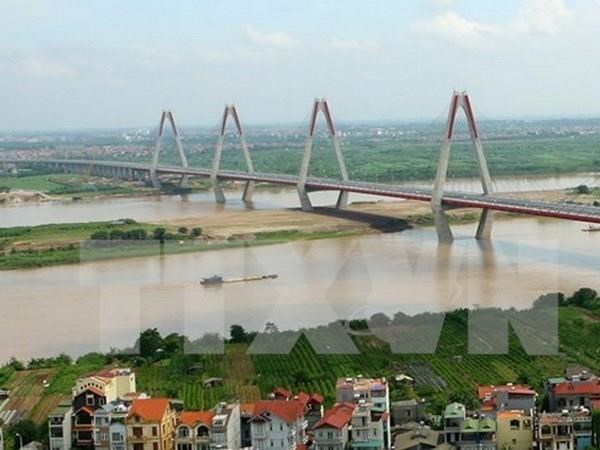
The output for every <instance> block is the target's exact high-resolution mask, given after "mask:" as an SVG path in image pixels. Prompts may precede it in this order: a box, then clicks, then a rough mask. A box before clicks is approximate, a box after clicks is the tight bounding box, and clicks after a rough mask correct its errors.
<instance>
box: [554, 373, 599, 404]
mask: <svg viewBox="0 0 600 450" xmlns="http://www.w3.org/2000/svg"><path fill="white" fill-rule="evenodd" d="M597 401H600V378H590V379H587V380H582V381H575V380H568V381H563V382H562V383H557V384H555V385H554V386H553V388H552V393H551V396H550V406H551V408H553V409H555V410H558V411H562V410H563V409H568V410H571V411H573V410H577V409H580V408H581V407H584V408H587V409H592V404H593V403H595V402H597Z"/></svg>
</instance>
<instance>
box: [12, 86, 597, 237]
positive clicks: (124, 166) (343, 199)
mask: <svg viewBox="0 0 600 450" xmlns="http://www.w3.org/2000/svg"><path fill="white" fill-rule="evenodd" d="M459 109H462V110H464V112H465V115H466V118H467V125H468V127H469V132H470V135H471V140H472V141H473V145H474V149H475V156H476V159H477V163H478V168H479V177H480V179H481V184H482V190H483V192H482V193H480V194H476V193H466V192H453V191H446V190H445V189H444V186H445V182H446V174H447V171H448V161H449V157H450V144H451V141H452V136H453V131H454V127H455V122H456V116H457V113H458V111H459ZM319 113H323V115H324V116H325V119H326V123H327V128H328V131H329V134H330V137H331V139H332V144H333V148H334V151H335V156H336V160H337V163H338V167H339V170H340V178H339V179H335V178H321V177H312V176H309V175H308V170H309V165H310V159H311V152H312V146H313V145H312V144H313V138H314V135H315V129H316V121H317V116H318V114H319ZM229 118H232V119H233V120H234V123H235V127H236V131H237V134H238V136H239V140H240V146H241V149H242V153H243V156H244V160H245V162H246V165H247V171H234V170H222V169H221V168H220V163H221V152H222V149H223V142H224V136H225V130H226V126H227V121H228V119H229ZM165 122H169V123H170V125H171V128H172V130H173V134H174V136H175V142H176V147H177V150H178V153H179V157H180V160H181V166H173V165H161V164H159V163H158V161H159V155H160V151H161V139H162V136H163V131H164V125H165ZM0 163H13V164H19V163H27V164H32V163H34V164H42V165H45V166H49V167H51V168H53V169H56V170H60V171H65V172H76V173H87V174H91V175H96V176H101V177H112V178H123V179H128V180H144V181H151V182H152V183H153V184H154V186H156V187H160V176H161V175H170V176H179V177H181V182H182V183H185V181H186V179H187V178H188V177H204V178H209V179H210V180H211V181H212V186H213V189H214V192H215V199H216V201H217V202H219V203H222V202H225V195H224V193H223V190H222V188H221V184H220V183H221V182H222V181H236V182H244V183H245V189H244V194H243V199H244V200H245V201H250V200H251V198H252V192H253V187H254V184H255V183H269V184H274V185H285V186H294V187H296V189H297V191H298V195H299V198H300V204H301V206H302V209H303V210H306V211H308V210H311V209H312V204H311V202H310V198H309V193H310V192H312V191H322V190H330V191H338V192H339V193H340V194H339V197H338V201H337V205H336V206H337V207H338V208H344V207H345V206H346V205H347V202H348V193H351V192H352V193H361V194H370V195H378V196H383V197H390V198H401V199H407V200H417V201H423V202H429V203H431V206H432V211H433V217H434V221H435V224H436V230H437V233H438V237H439V239H440V241H443V242H449V241H452V239H453V237H452V232H451V230H450V227H449V225H448V221H447V218H446V215H445V213H444V211H445V210H447V209H453V208H475V209H481V210H482V215H481V218H480V222H479V226H478V228H477V233H476V237H477V238H478V239H489V238H490V236H491V227H492V212H493V211H503V212H509V213H516V214H524V215H533V216H541V217H550V218H556V219H566V220H573V221H579V222H587V223H591V224H592V223H593V224H600V207H595V206H586V205H576V204H565V203H551V202H542V201H535V200H527V199H517V198H512V197H506V196H502V195H499V194H495V193H494V192H493V188H492V186H493V185H492V181H491V177H490V174H489V170H488V167H487V162H486V159H485V154H484V152H483V148H482V145H481V140H480V137H479V131H478V129H477V125H476V122H475V118H474V115H473V109H472V106H471V102H470V99H469V96H468V94H466V93H465V92H461V93H459V92H455V93H453V95H452V99H451V104H450V111H449V114H448V120H447V124H446V131H445V134H444V142H443V144H442V149H441V152H440V157H439V161H438V167H437V174H436V178H435V182H434V185H433V187H432V188H412V187H407V186H402V185H391V184H384V183H372V182H365V181H353V180H350V179H349V177H348V172H347V170H346V166H345V162H344V159H343V155H342V151H341V147H340V143H339V140H338V134H337V132H336V129H335V126H334V123H333V119H332V115H331V112H330V109H329V105H328V103H327V101H326V100H323V99H320V100H315V103H314V105H313V110H312V115H311V120H310V126H309V131H308V134H307V136H306V139H305V145H304V153H303V158H302V163H301V167H300V170H299V174H298V175H286V174H275V173H263V172H255V170H254V167H253V165H252V159H251V156H250V152H249V151H248V146H247V144H246V140H245V136H244V132H243V129H242V126H241V122H240V119H239V115H238V112H237V109H236V108H235V106H233V105H228V106H226V108H225V111H224V113H223V117H222V122H221V127H220V133H219V137H218V140H217V144H216V149H215V155H214V159H213V165H212V168H210V169H206V168H193V167H189V165H188V162H187V158H186V156H185V153H184V151H183V147H182V145H181V141H180V138H179V132H178V130H177V127H176V125H175V119H174V116H173V114H172V113H171V112H170V111H165V112H163V114H162V116H161V120H160V123H159V129H158V137H157V141H156V147H155V150H154V154H153V160H152V163H149V164H144V163H134V162H120V161H100V160H88V159H76V160H75V159H70V160H67V159H34V160H28V159H0Z"/></svg>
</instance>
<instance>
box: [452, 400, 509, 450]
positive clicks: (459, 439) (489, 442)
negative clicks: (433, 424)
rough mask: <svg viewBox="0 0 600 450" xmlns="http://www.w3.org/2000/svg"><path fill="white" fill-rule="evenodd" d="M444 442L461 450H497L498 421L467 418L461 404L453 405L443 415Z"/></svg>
mask: <svg viewBox="0 0 600 450" xmlns="http://www.w3.org/2000/svg"><path fill="white" fill-rule="evenodd" d="M443 426H444V442H445V443H446V444H449V445H452V446H455V447H458V448H460V449H461V450H496V446H497V445H496V421H495V420H494V419H492V418H491V417H482V416H480V417H467V410H466V408H465V406H464V405H463V404H461V403H451V404H450V405H448V406H447V407H446V409H445V410H444V415H443Z"/></svg>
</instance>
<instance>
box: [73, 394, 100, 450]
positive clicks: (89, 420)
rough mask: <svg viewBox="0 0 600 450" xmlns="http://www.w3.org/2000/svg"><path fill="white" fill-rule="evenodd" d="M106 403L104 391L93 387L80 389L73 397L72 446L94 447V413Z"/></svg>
mask: <svg viewBox="0 0 600 450" xmlns="http://www.w3.org/2000/svg"><path fill="white" fill-rule="evenodd" d="M104 405H106V396H105V395H104V392H102V391H99V390H98V389H96V388H95V387H88V388H86V389H84V390H82V391H80V392H79V393H78V394H77V395H76V396H75V398H74V399H73V429H72V431H73V442H72V444H73V447H76V448H82V449H90V448H93V447H94V414H95V412H96V410H98V409H100V408H102V407H103V406H104Z"/></svg>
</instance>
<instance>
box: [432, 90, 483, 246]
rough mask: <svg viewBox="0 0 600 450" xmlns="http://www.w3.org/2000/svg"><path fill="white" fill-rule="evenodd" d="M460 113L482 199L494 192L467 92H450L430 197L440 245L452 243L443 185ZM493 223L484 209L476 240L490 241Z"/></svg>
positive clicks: (452, 238)
mask: <svg viewBox="0 0 600 450" xmlns="http://www.w3.org/2000/svg"><path fill="white" fill-rule="evenodd" d="M459 109H462V110H463V112H464V113H465V116H466V118H467V125H468V127H469V133H470V135H471V141H472V142H473V146H474V147H475V156H476V159H477V165H478V169H479V178H480V180H481V187H482V189H483V195H489V194H490V193H492V192H493V185H492V178H491V176H490V172H489V169H488V165H487V161H486V159H485V154H484V152H483V147H482V145H481V139H480V137H479V131H478V129H477V123H476V121H475V115H474V114H473V107H472V105H471V99H470V98H469V94H467V93H466V92H456V91H455V92H453V94H452V98H451V100H450V110H449V112H448V121H447V123H446V131H445V134H444V142H443V144H442V148H441V150H440V158H439V161H438V167H437V173H436V177H435V183H434V186H433V193H432V196H431V208H432V212H433V220H434V223H435V228H436V232H437V235H438V239H439V241H440V242H446V243H448V242H452V241H453V240H454V237H453V235H452V230H451V229H450V226H449V224H448V218H447V217H446V214H445V212H444V211H445V209H446V208H445V206H444V205H443V197H444V188H445V184H446V177H447V174H448V162H449V159H450V145H451V143H452V136H453V134H454V125H455V123H456V115H457V114H458V110H459ZM492 223H493V212H492V211H490V210H488V209H483V211H482V213H481V217H480V219H479V224H478V227H477V232H476V233H475V238H476V239H490V238H491V235H492Z"/></svg>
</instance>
